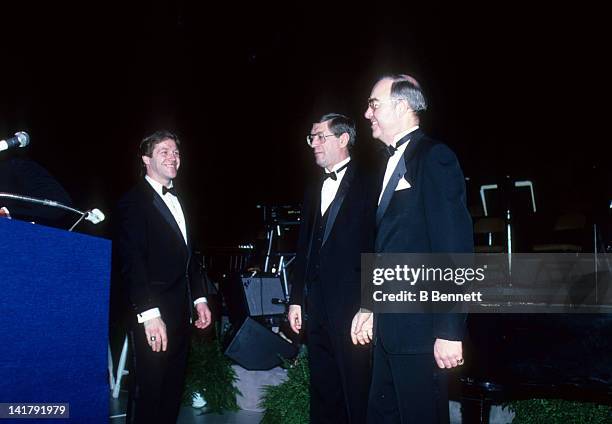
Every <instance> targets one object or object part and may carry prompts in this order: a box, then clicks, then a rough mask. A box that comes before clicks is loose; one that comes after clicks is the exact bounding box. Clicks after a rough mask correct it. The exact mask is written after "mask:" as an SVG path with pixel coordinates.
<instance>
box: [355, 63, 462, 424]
mask: <svg viewBox="0 0 612 424" xmlns="http://www.w3.org/2000/svg"><path fill="white" fill-rule="evenodd" d="M426 108H427V102H426V100H425V96H424V95H423V92H422V90H421V87H420V85H419V83H418V82H417V81H416V80H415V79H414V78H413V77H411V76H408V75H395V76H388V77H383V78H381V79H380V80H379V81H378V82H377V83H376V85H374V88H373V89H372V93H371V95H370V99H369V100H368V108H367V110H366V112H365V117H366V119H368V120H369V121H370V123H371V128H372V136H373V137H374V138H376V139H378V140H380V141H382V142H383V143H384V144H385V146H386V147H387V150H388V156H389V158H388V161H387V166H386V170H385V174H384V179H383V181H382V188H381V189H380V191H379V193H380V194H379V197H378V208H377V212H376V227H377V230H376V241H375V250H374V251H375V252H376V253H444V252H451V253H469V252H472V250H473V238H472V222H471V218H470V215H469V213H468V210H467V208H466V205H465V183H464V179H463V173H462V171H461V168H460V167H459V162H458V161H457V158H456V156H455V154H454V153H453V152H452V151H451V150H450V149H449V148H448V147H447V146H446V145H444V144H442V143H439V142H437V141H434V140H432V139H430V138H429V137H427V136H426V135H425V134H424V133H423V132H422V131H421V129H420V128H419V114H420V113H422V112H423V111H425V110H426ZM373 321H375V322H373ZM373 325H376V332H375V335H376V343H375V347H374V363H373V370H372V385H371V386H370V397H369V404H368V422H369V423H381V422H389V423H390V422H394V423H395V422H401V423H408V422H410V423H413V422H414V423H447V422H448V421H449V413H448V394H447V384H448V383H447V375H446V374H445V372H444V371H441V370H440V369H443V368H454V367H456V366H458V365H461V364H463V352H462V343H461V340H462V338H463V333H464V329H465V315H463V314H427V313H420V314H419V313H413V314H377V315H376V316H375V317H373V316H372V314H371V313H368V312H359V313H358V314H357V315H356V316H355V318H354V320H353V331H352V337H353V342H354V343H356V344H367V343H369V342H370V341H371V340H372V337H373V334H372V333H373Z"/></svg>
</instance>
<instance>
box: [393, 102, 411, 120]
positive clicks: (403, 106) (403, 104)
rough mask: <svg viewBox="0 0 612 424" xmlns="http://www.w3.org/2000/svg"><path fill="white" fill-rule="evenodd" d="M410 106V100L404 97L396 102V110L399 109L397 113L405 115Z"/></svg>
mask: <svg viewBox="0 0 612 424" xmlns="http://www.w3.org/2000/svg"><path fill="white" fill-rule="evenodd" d="M409 109H410V108H409V106H408V101H407V100H406V99H402V100H400V101H399V102H397V103H396V104H395V110H396V111H397V114H398V115H399V116H401V115H403V114H404V113H406V112H408V110H409Z"/></svg>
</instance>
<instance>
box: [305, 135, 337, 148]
mask: <svg viewBox="0 0 612 424" xmlns="http://www.w3.org/2000/svg"><path fill="white" fill-rule="evenodd" d="M327 137H337V136H336V134H327V135H325V134H323V133H317V134H308V135H307V136H306V143H308V145H309V146H310V147H312V143H314V141H315V139H317V138H318V139H319V142H321V144H323V143H325V141H326V140H327Z"/></svg>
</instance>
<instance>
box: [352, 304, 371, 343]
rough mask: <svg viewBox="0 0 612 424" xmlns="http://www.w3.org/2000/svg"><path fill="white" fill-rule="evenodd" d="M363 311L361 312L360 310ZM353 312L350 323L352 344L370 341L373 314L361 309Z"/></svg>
mask: <svg viewBox="0 0 612 424" xmlns="http://www.w3.org/2000/svg"><path fill="white" fill-rule="evenodd" d="M362 311H363V312H362ZM362 311H359V312H357V313H356V314H355V316H354V317H353V322H352V324H351V340H352V341H353V344H358V343H359V344H362V345H365V344H368V343H370V342H371V341H372V337H373V331H374V314H373V313H372V312H369V311H365V310H362Z"/></svg>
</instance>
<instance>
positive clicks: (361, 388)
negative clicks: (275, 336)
mask: <svg viewBox="0 0 612 424" xmlns="http://www.w3.org/2000/svg"><path fill="white" fill-rule="evenodd" d="M307 141H308V145H309V146H310V147H311V148H312V151H313V154H314V159H315V162H316V164H317V165H318V166H319V167H321V168H323V170H324V174H322V175H321V178H318V179H317V180H316V181H314V182H313V183H312V184H311V185H310V186H309V187H308V188H307V189H306V193H305V196H304V202H303V209H302V223H301V225H300V234H299V238H298V248H297V255H296V264H295V268H294V274H293V284H292V290H291V298H290V306H289V313H288V317H289V322H290V325H291V328H292V329H293V331H294V332H296V333H299V332H300V330H302V324H303V321H306V322H305V324H306V325H305V329H306V336H307V346H308V354H309V365H310V422H311V423H362V422H365V415H366V406H367V392H368V386H369V382H370V349H369V348H368V347H367V346H357V347H356V346H353V345H352V344H351V336H350V323H351V319H352V317H353V316H354V314H355V313H356V311H357V310H358V309H359V304H360V260H361V253H362V252H371V251H372V248H373V241H374V210H375V198H374V197H373V196H370V195H369V194H368V193H367V191H368V190H367V188H368V184H367V178H366V176H365V173H363V172H362V171H361V169H360V168H359V167H358V165H357V164H356V163H355V161H354V160H352V159H351V157H350V154H349V152H350V148H351V147H352V146H353V144H354V143H355V126H354V123H353V121H352V120H351V119H349V118H347V117H346V116H343V115H340V114H335V113H331V114H327V115H324V116H323V117H321V119H319V121H318V122H315V123H314V124H313V125H312V130H311V132H310V134H309V135H308V137H307ZM368 199H372V201H371V202H369V203H368ZM304 310H305V311H304ZM306 316H307V320H306V319H305V317H306Z"/></svg>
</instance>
